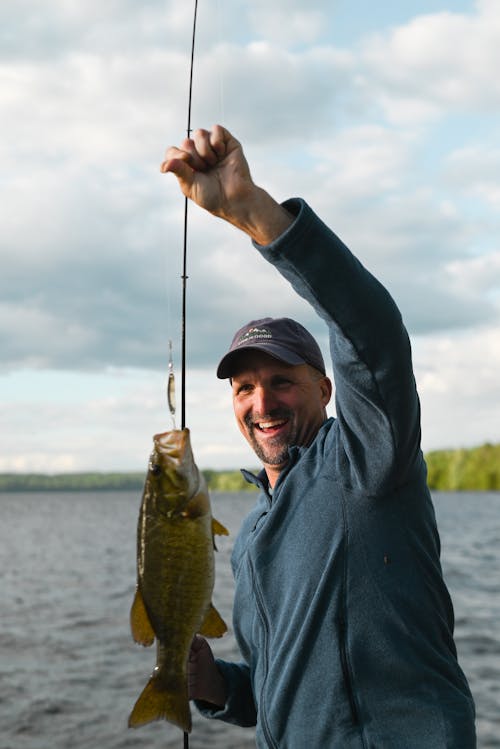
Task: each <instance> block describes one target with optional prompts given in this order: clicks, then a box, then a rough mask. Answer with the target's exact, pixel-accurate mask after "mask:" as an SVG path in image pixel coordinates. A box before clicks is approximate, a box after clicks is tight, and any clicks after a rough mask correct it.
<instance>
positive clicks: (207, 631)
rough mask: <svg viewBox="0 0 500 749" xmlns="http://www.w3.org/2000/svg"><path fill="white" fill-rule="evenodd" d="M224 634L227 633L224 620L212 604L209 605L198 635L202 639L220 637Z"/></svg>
mask: <svg viewBox="0 0 500 749" xmlns="http://www.w3.org/2000/svg"><path fill="white" fill-rule="evenodd" d="M225 632H227V627H226V623H225V621H224V619H223V618H222V617H221V615H220V614H219V612H218V611H217V609H216V608H215V607H214V606H213V604H210V606H209V607H208V611H207V613H206V614H205V619H204V620H203V624H202V625H201V627H200V631H199V634H200V635H204V637H222V635H223V634H224V633H225Z"/></svg>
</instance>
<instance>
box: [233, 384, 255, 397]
mask: <svg viewBox="0 0 500 749" xmlns="http://www.w3.org/2000/svg"><path fill="white" fill-rule="evenodd" d="M251 392H252V386H251V385H250V383H247V384H244V385H238V388H237V390H236V395H242V394H243V393H251Z"/></svg>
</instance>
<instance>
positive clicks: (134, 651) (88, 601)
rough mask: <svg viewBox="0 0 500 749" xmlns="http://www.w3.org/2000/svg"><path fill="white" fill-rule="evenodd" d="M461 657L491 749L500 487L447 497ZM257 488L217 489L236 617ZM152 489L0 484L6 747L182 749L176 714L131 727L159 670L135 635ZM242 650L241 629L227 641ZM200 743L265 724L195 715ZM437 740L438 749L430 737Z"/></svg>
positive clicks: (494, 739)
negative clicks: (25, 488) (236, 573)
mask: <svg viewBox="0 0 500 749" xmlns="http://www.w3.org/2000/svg"><path fill="white" fill-rule="evenodd" d="M434 500H435V506H436V512H437V516H438V523H439V527H440V533H441V540H442V547H443V549H442V561H443V568H444V572H445V577H446V580H447V582H448V586H449V588H450V591H451V594H452V597H453V601H454V605H455V615H456V642H457V647H458V650H459V657H460V661H461V664H462V667H463V669H464V671H465V672H466V674H467V676H468V679H469V682H470V685H471V689H472V692H473V694H474V697H475V700H476V709H477V716H478V717H477V731H478V747H479V749H493V748H494V747H500V494H499V493H484V494H483V493H481V494H474V493H463V494H436V495H435V497H434ZM254 501H255V495H254V494H214V495H213V496H212V505H213V510H214V515H215V516H216V517H217V518H218V519H219V520H220V521H221V522H223V523H224V524H225V525H226V526H227V527H228V528H229V530H230V531H231V536H230V537H229V538H224V537H221V538H220V539H218V546H219V552H218V554H217V556H216V563H217V582H216V590H215V593H214V603H215V605H216V606H217V608H218V609H219V610H220V612H221V614H222V615H223V616H224V618H225V619H226V621H227V622H228V623H229V622H230V621H231V605H232V595H233V582H232V577H231V573H230V567H229V555H230V552H231V547H232V543H233V540H234V537H235V534H236V532H237V530H238V527H239V524H240V522H241V519H242V517H243V516H244V514H245V513H246V511H247V510H248V509H249V507H250V506H251V505H252V504H253V502H254ZM139 503H140V493H136V492H130V493H128V492H125V493H114V492H97V493H68V494H66V493H64V494H57V493H55V494H50V493H37V494H22V493H19V494H7V493H6V494H1V493H0V511H1V522H0V581H1V586H0V589H1V599H0V600H1V606H2V608H1V625H0V749H127V748H128V747H130V749H132V747H133V748H134V749H140V748H141V747H144V748H145V747H147V748H148V749H170V748H171V747H172V748H174V747H179V749H180V748H181V747H182V746H183V737H182V733H181V732H180V731H179V730H178V729H176V728H175V727H173V726H170V725H169V724H167V723H154V724H150V725H147V726H144V727H142V728H140V729H135V730H133V729H128V728H127V719H128V715H129V712H130V710H131V708H132V705H133V704H134V702H135V700H136V698H137V696H138V694H139V692H140V691H141V690H142V688H143V686H144V684H145V682H146V680H147V677H148V676H149V673H150V672H151V670H152V668H153V666H154V660H155V653H154V650H153V649H144V648H142V647H140V646H137V645H135V644H134V643H133V641H132V639H131V635H130V632H129V625H128V615H129V609H130V604H131V601H132V596H133V592H134V588H135V529H136V522H137V513H138V508H139ZM214 650H215V651H216V654H217V655H220V656H221V657H223V658H228V659H231V658H234V657H237V656H236V648H235V642H234V639H233V637H232V635H231V633H229V635H226V636H225V637H224V638H223V639H222V640H219V641H216V642H215V643H214ZM193 718H194V721H193V723H194V726H193V733H192V734H191V736H190V747H191V749H211V747H214V748H215V747H217V749H250V748H251V747H254V741H253V730H252V729H238V728H236V727H234V726H228V725H225V724H222V723H219V722H217V721H207V720H205V719H203V718H201V717H200V716H198V715H197V714H196V712H195V711H193ZM422 749H425V747H422Z"/></svg>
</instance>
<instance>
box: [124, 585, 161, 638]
mask: <svg viewBox="0 0 500 749" xmlns="http://www.w3.org/2000/svg"><path fill="white" fill-rule="evenodd" d="M130 629H131V630H132V637H133V638H134V640H135V642H138V643H139V644H140V645H144V646H145V647H149V646H150V645H152V644H153V642H154V640H155V633H154V630H153V627H152V626H151V622H150V621H149V616H148V612H147V611H146V606H145V604H144V598H143V597H142V593H141V591H140V588H139V586H137V589H136V591H135V596H134V602H133V603H132V608H131V609H130Z"/></svg>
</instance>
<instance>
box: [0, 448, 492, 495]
mask: <svg viewBox="0 0 500 749" xmlns="http://www.w3.org/2000/svg"><path fill="white" fill-rule="evenodd" d="M425 459H426V462H427V468H428V483H429V487H430V488H431V489H434V490H436V491H466V490H469V491H500V444H498V445H492V444H490V443H487V444H484V445H481V446H480V447H473V448H467V449H465V448H464V449H459V450H434V451H432V452H428V453H426V455H425ZM202 473H203V475H204V476H205V479H206V481H207V484H208V487H209V489H210V490H212V491H220V492H240V491H254V490H255V487H254V486H253V484H249V483H248V482H247V481H245V479H244V478H243V476H242V475H241V473H240V471H237V470H235V471H215V470H210V469H207V470H203V471H202ZM144 477H145V472H142V473H139V472H135V473H99V472H87V473H61V474H55V475H49V474H42V473H29V474H19V473H3V474H0V491H4V492H7V491H9V492H15V491H52V492H53V491H103V490H108V491H110V490H114V491H141V490H142V487H143V486H144Z"/></svg>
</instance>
